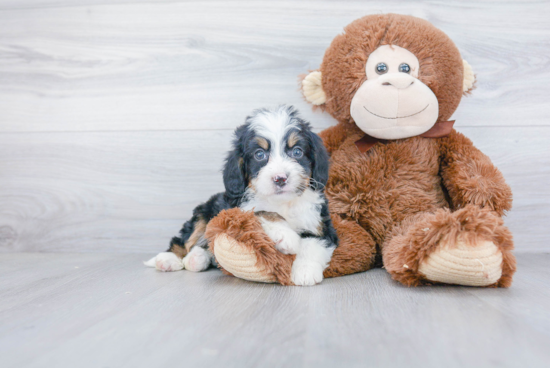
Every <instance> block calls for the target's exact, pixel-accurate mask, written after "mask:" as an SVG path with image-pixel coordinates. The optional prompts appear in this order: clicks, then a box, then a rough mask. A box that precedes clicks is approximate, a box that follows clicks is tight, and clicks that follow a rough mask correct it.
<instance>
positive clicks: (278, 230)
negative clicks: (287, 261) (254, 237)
mask: <svg viewBox="0 0 550 368" xmlns="http://www.w3.org/2000/svg"><path fill="white" fill-rule="evenodd" d="M262 227H263V228H264V231H265V232H266V234H267V235H268V236H269V237H270V238H271V240H273V242H274V243H275V248H277V250H278V251H279V252H281V253H283V254H296V253H298V252H299V251H300V242H301V240H302V239H301V238H300V235H298V233H296V231H294V230H292V229H291V228H290V226H288V224H287V223H286V222H282V221H281V222H268V221H262Z"/></svg>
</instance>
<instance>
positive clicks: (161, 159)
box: [0, 0, 550, 253]
mask: <svg viewBox="0 0 550 368" xmlns="http://www.w3.org/2000/svg"><path fill="white" fill-rule="evenodd" d="M385 12H397V13H403V14H411V15H415V16H418V17H421V18H424V19H427V20H429V21H430V22H432V23H433V24H434V25H436V26H437V27H439V28H441V29H442V30H443V31H445V32H446V33H447V34H448V35H449V36H450V37H451V38H452V39H453V40H454V41H455V42H456V44H457V45H458V47H459V49H460V50H461V53H462V55H463V57H464V58H465V59H466V60H468V61H469V62H470V64H471V65H472V66H473V68H474V71H475V72H476V73H477V78H478V83H477V86H478V88H477V90H475V91H474V93H473V95H472V96H471V97H468V98H465V99H464V100H463V102H462V104H461V106H460V107H459V109H458V111H457V112H456V113H455V116H454V118H455V119H456V121H457V124H456V126H457V129H458V130H459V131H461V132H463V133H465V134H466V135H467V136H469V137H470V138H471V139H472V140H473V141H474V143H475V144H476V145H477V146H478V147H479V148H480V149H481V150H482V151H484V152H485V153H486V154H488V155H489V156H490V157H491V159H492V160H493V161H494V162H495V163H496V164H497V165H498V166H499V168H500V169H501V170H502V171H503V173H504V175H505V177H506V179H507V181H508V182H509V183H510V185H511V186H512V189H513V191H514V208H513V210H512V211H511V212H510V213H509V215H508V217H507V219H506V223H507V224H508V226H509V227H510V228H511V229H512V231H513V232H514V235H515V240H516V247H517V249H518V251H526V252H540V251H545V252H548V251H550V243H548V241H547V237H548V235H549V230H548V227H549V226H548V225H547V223H548V219H547V218H548V215H549V214H550V148H549V147H550V144H549V139H550V122H549V116H550V104H549V102H548V101H549V99H550V22H549V21H548V20H549V14H550V4H549V2H548V1H503V0H499V1H479V0H476V1H462V0H461V1H458V0H456V1H450V0H445V1H391V0H385V1H365V0H363V1H342V2H338V1H253V2H252V1H250V2H249V1H223V2H222V1H137V0H134V1H130V0H126V1H124V0H102V1H91V0H5V1H0V251H1V252H13V251H65V252H149V253H153V252H156V251H159V250H162V249H163V248H164V247H165V246H166V245H167V242H168V239H169V237H171V236H172V235H173V234H175V233H176V232H177V230H178V229H179V227H180V225H181V223H182V222H183V220H184V219H186V218H187V217H188V216H189V215H190V211H191V210H192V208H193V207H194V206H195V205H197V204H198V203H199V202H200V201H203V200H205V199H206V198H207V197H208V196H209V195H210V194H213V193H215V192H216V191H220V190H222V188H223V186H222V182H221V177H220V169H221V165H222V159H223V156H224V153H225V151H226V150H227V149H228V147H229V144H230V139H231V134H232V131H233V129H234V128H235V127H236V126H237V125H239V124H240V123H241V122H242V121H243V119H244V117H245V116H246V115H247V114H248V113H249V112H250V111H251V110H252V109H254V108H257V107H262V106H270V105H276V104H279V103H291V104H294V105H295V106H297V107H298V108H299V109H300V110H301V111H302V113H303V115H304V116H305V117H306V118H307V119H309V120H310V121H311V122H312V123H313V125H314V126H315V127H316V128H317V129H318V130H321V129H323V128H326V127H328V126H330V125H332V124H334V120H333V119H332V118H331V117H330V116H328V115H326V114H323V113H321V112H312V111H311V109H310V107H309V106H308V105H307V104H306V103H305V102H304V101H303V100H302V98H301V96H300V93H299V91H298V87H297V86H298V85H297V76H298V75H299V74H301V73H304V72H307V71H308V70H310V69H315V68H317V67H318V66H319V64H320V62H321V59H322V56H323V53H324V50H325V49H326V47H327V46H328V45H329V43H330V41H331V40H332V38H333V37H334V36H335V35H336V34H338V33H339V32H341V31H342V28H343V27H344V26H345V25H346V24H348V23H349V22H351V21H352V20H354V19H356V18H358V17H360V16H362V15H366V14H372V13H385Z"/></svg>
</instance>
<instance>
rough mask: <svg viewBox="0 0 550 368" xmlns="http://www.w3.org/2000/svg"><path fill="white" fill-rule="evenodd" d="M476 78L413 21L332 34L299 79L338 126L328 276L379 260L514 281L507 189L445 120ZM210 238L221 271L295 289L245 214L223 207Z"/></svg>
mask: <svg viewBox="0 0 550 368" xmlns="http://www.w3.org/2000/svg"><path fill="white" fill-rule="evenodd" d="M474 82H475V77H474V74H473V72H472V69H471V67H470V66H469V65H468V63H467V62H466V61H465V60H462V58H461V56H460V53H459V51H458V49H457V48H456V46H455V45H454V43H453V42H452V41H451V40H450V39H449V38H448V37H447V36H446V35H445V34H444V33H443V32H442V31H440V30H438V29H437V28H435V27H434V26H433V25H432V24H430V23H429V22H427V21H425V20H422V19H418V18H415V17H412V16H404V15H397V14H386V15H369V16H366V17H363V18H361V19H358V20H356V21H354V22H353V23H351V24H349V25H348V26H347V27H346V28H345V30H344V33H343V34H340V35H338V36H336V38H335V39H334V40H333V41H332V43H331V45H330V47H329V48H328V49H327V51H326V53H325V56H324V58H323V62H322V64H321V67H320V70H318V71H314V72H312V73H310V74H309V75H308V76H307V77H305V79H303V81H302V90H303V93H304V96H305V98H306V99H307V100H308V101H309V102H311V103H312V104H313V105H316V106H320V107H321V108H322V109H323V110H324V111H325V112H327V113H329V114H330V115H332V116H333V117H334V118H335V119H336V120H337V121H338V124H337V125H335V126H333V127H331V128H328V129H326V130H325V131H323V132H321V134H320V135H321V137H322V139H323V141H324V144H325V146H326V147H327V149H328V151H329V154H330V156H331V159H330V160H331V168H330V174H329V180H328V183H327V186H326V196H327V198H328V199H329V207H330V212H331V217H332V220H333V224H334V226H335V228H336V231H337V233H338V236H339V239H340V240H339V246H338V247H337V248H336V250H335V251H334V254H333V256H332V261H331V262H330V264H329V265H328V267H327V268H326V270H325V272H324V276H325V277H336V276H342V275H348V274H353V273H356V272H363V271H367V270H369V269H370V268H373V267H376V266H383V267H384V268H385V269H386V270H387V272H389V273H390V275H391V277H392V278H393V279H394V280H397V281H399V282H401V283H402V284H404V285H407V286H418V285H424V284H436V283H444V284H458V285H470V286H483V287H488V286H492V287H508V286H510V285H511V283H512V276H513V274H514V272H515V270H516V261H515V258H514V256H513V254H512V248H513V242H512V235H511V233H510V231H509V230H508V229H507V228H506V227H505V226H504V225H503V220H502V216H503V215H504V214H505V213H506V211H508V210H510V208H511V205H512V192H511V190H510V187H509V186H508V185H507V184H506V183H505V181H504V178H503V176H502V174H501V173H500V171H499V170H498V169H497V168H496V167H495V166H494V165H493V164H492V163H491V161H490V159H489V158H488V157H487V156H486V155H484V154H483V153H481V152H480V151H479V150H478V149H477V148H475V147H474V145H473V144H472V142H471V141H470V140H469V139H468V138H466V137H465V136H464V135H462V134H461V133H458V132H457V131H455V130H454V129H453V127H452V125H453V122H452V121H449V119H450V117H451V115H452V114H453V112H454V111H455V109H456V108H457V107H458V104H459V102H460V99H461V98H462V96H463V95H467V94H469V93H470V92H471V91H472V89H473V88H474ZM207 236H208V238H209V240H210V246H211V249H212V251H213V252H214V254H215V256H216V259H217V261H218V263H219V264H220V265H221V267H222V269H224V270H225V272H227V273H230V274H233V275H234V276H236V277H240V278H243V279H247V280H252V281H260V282H278V283H281V284H284V285H292V262H293V260H294V256H292V255H284V254H281V253H279V252H278V251H277V250H276V249H275V247H274V244H273V243H272V242H271V241H270V240H269V238H267V237H266V236H265V234H264V233H263V231H262V227H261V226H260V224H259V222H258V220H257V219H256V218H255V217H254V215H253V214H252V213H246V212H242V211H241V210H239V209H231V210H228V211H224V212H222V213H221V214H220V215H219V216H218V217H216V218H215V219H213V220H212V221H211V223H210V224H209V226H208V228H207Z"/></svg>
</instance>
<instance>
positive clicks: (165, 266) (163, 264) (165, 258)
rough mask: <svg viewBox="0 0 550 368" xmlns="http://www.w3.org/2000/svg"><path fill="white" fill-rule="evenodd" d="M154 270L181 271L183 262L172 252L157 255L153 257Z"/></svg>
mask: <svg viewBox="0 0 550 368" xmlns="http://www.w3.org/2000/svg"><path fill="white" fill-rule="evenodd" d="M155 268H156V269H157V270H159V271H162V272H170V271H179V270H183V262H182V261H181V259H179V258H178V256H176V255H175V254H174V253H172V252H164V253H159V254H157V256H156V257H155Z"/></svg>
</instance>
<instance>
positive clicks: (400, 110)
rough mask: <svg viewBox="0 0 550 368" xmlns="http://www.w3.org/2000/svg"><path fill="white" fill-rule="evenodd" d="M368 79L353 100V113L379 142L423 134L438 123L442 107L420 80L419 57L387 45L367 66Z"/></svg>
mask: <svg viewBox="0 0 550 368" xmlns="http://www.w3.org/2000/svg"><path fill="white" fill-rule="evenodd" d="M365 68H366V74H367V80H366V81H365V82H364V83H363V84H362V85H361V87H359V89H358V90H357V92H356V93H355V95H354V96H353V99H352V100H351V106H350V113H351V116H352V117H353V120H354V121H355V123H356V124H357V126H358V127H359V128H361V130H362V131H364V132H365V133H367V134H368V135H370V136H373V137H376V138H379V139H400V138H408V137H413V136H416V135H420V134H422V133H424V132H426V131H428V130H429V129H430V128H431V127H432V126H433V125H434V124H435V123H436V121H437V117H438V113H439V104H438V101H437V97H436V96H435V94H434V93H433V92H432V90H431V89H430V88H429V87H428V86H426V85H425V84H424V83H422V82H421V81H420V80H419V79H418V73H419V68H420V66H419V62H418V58H417V57H416V56H415V55H414V54H413V53H412V52H410V51H408V50H406V49H404V48H402V47H399V46H389V45H384V46H380V47H379V48H377V49H376V50H375V51H373V52H372V53H371V54H370V55H369V57H368V59H367V63H366V66H365Z"/></svg>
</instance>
